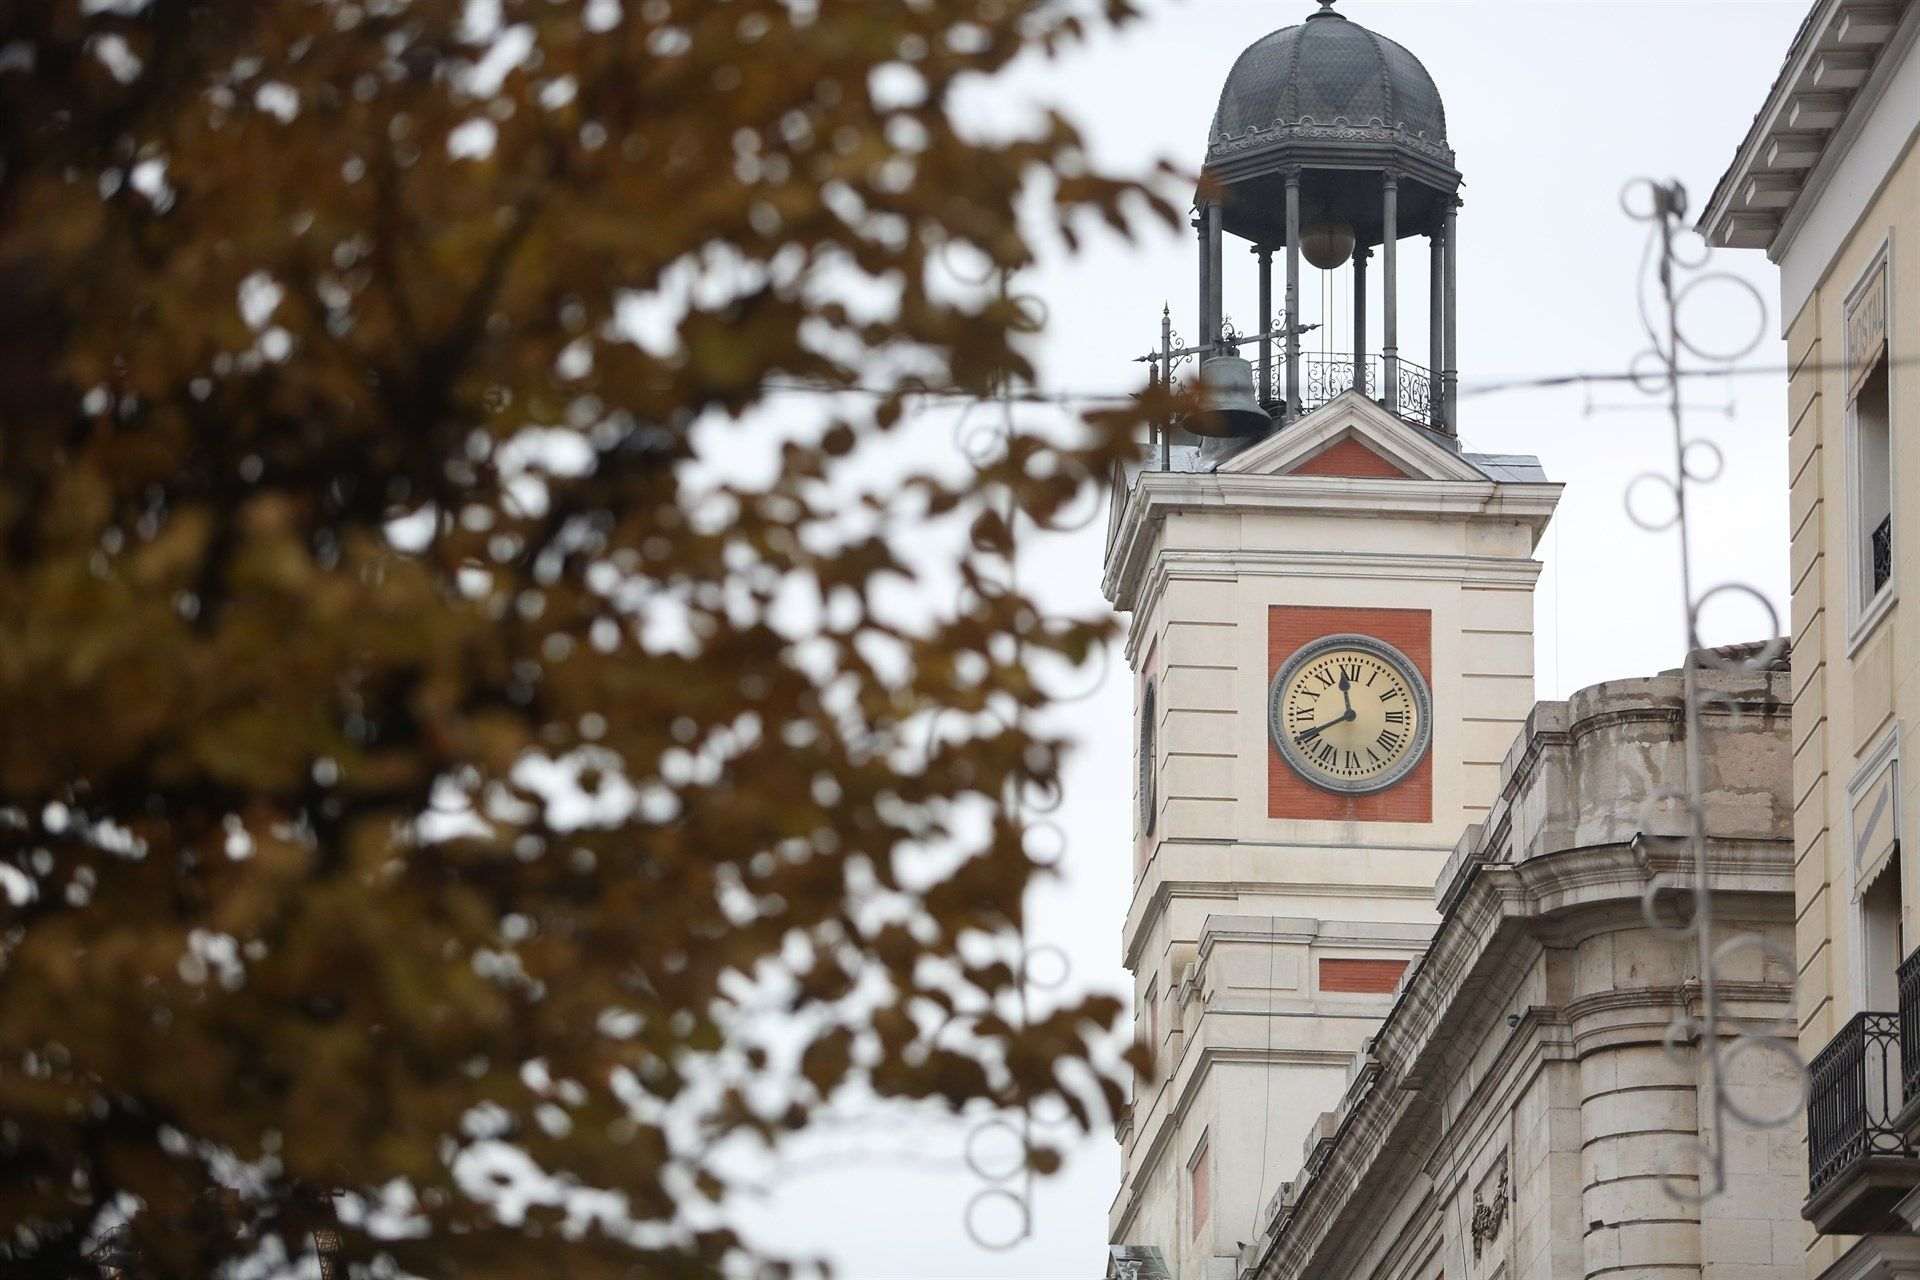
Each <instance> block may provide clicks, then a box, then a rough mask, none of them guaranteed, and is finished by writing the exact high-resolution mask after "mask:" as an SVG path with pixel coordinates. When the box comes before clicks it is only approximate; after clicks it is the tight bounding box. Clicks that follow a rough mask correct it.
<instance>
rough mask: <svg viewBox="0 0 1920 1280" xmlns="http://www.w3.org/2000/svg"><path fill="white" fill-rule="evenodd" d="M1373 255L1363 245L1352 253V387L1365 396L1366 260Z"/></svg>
mask: <svg viewBox="0 0 1920 1280" xmlns="http://www.w3.org/2000/svg"><path fill="white" fill-rule="evenodd" d="M1372 256H1373V253H1372V251H1371V250H1369V249H1368V248H1367V246H1365V245H1361V246H1359V247H1358V248H1356V249H1355V250H1354V251H1353V385H1354V389H1355V390H1357V391H1358V392H1359V393H1360V394H1361V395H1366V394H1367V259H1368V258H1370V257H1372Z"/></svg>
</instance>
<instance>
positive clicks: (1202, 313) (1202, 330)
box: [1193, 204, 1213, 346]
mask: <svg viewBox="0 0 1920 1280" xmlns="http://www.w3.org/2000/svg"><path fill="white" fill-rule="evenodd" d="M1193 229H1194V232H1195V234H1196V235H1198V236H1199V238H1200V252H1199V254H1198V255H1197V259H1198V261H1199V263H1200V272H1199V274H1200V309H1199V311H1198V312H1197V313H1196V314H1197V315H1198V316H1199V318H1200V326H1199V328H1198V330H1196V331H1195V333H1194V335H1193V341H1194V344H1195V345H1196V346H1197V345H1199V344H1201V343H1203V342H1207V341H1209V339H1208V337H1207V308H1208V307H1210V306H1212V305H1213V278H1212V277H1213V273H1212V271H1210V270H1209V269H1208V268H1209V266H1210V265H1211V264H1210V263H1208V261H1207V206H1206V205H1204V204H1201V205H1195V206H1194V209H1193Z"/></svg>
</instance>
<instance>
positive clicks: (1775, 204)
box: [1697, 0, 1920, 262]
mask: <svg viewBox="0 0 1920 1280" xmlns="http://www.w3.org/2000/svg"><path fill="white" fill-rule="evenodd" d="M1905 10H1906V11H1905V12H1904V13H1902V14H1901V15H1900V20H1899V22H1898V23H1897V25H1895V27H1894V28H1893V30H1891V31H1881V32H1878V33H1875V34H1871V35H1869V36H1867V37H1866V38H1861V37H1852V38H1849V39H1848V40H1844V41H1843V40H1841V39H1840V35H1841V33H1842V30H1843V26H1844V24H1847V23H1849V22H1858V21H1865V22H1869V23H1872V22H1878V21H1880V20H1881V17H1882V14H1883V13H1884V11H1885V10H1884V7H1883V6H1882V5H1880V4H1878V3H1877V2H1876V0H1815V3H1814V4H1813V7H1812V8H1811V9H1810V10H1809V11H1808V13H1807V16H1806V18H1805V19H1804V20H1803V21H1802V23H1801V25H1800V29H1799V30H1798V31H1797V32H1796V33H1795V35H1794V41H1793V45H1792V47H1791V48H1790V49H1789V50H1788V51H1787V56H1786V59H1785V61H1784V63H1783V64H1782V66H1781V69H1780V72H1779V75H1778V76H1777V77H1776V78H1775V79H1774V82H1773V85H1772V87H1771V88H1770V89H1769V90H1768V92H1767V96H1766V99H1765V101H1763V102H1762V103H1761V106H1760V110H1759V111H1758V112H1757V113H1756V114H1755V115H1754V118H1753V123H1752V125H1751V126H1750V127H1749V128H1748V130H1747V133H1746V136H1745V137H1744V138H1742V139H1741V142H1740V145H1739V147H1738V149H1737V150H1736V151H1735V152H1734V157H1733V161H1732V163H1731V164H1729V165H1728V167H1727V169H1726V172H1725V173H1723V174H1722V175H1721V177H1720V181H1719V182H1718V183H1716V184H1715V186H1714V190H1713V194H1712V195H1711V196H1710V197H1709V198H1708V200H1707V203H1706V205H1705V207H1704V208H1703V209H1702V211H1701V215H1700V219H1699V222H1698V223H1697V226H1698V228H1699V230H1700V231H1701V232H1702V234H1704V235H1706V236H1707V237H1708V238H1709V240H1710V241H1711V242H1712V243H1714V244H1718V245H1725V246H1729V247H1733V248H1749V249H1765V250H1766V251H1767V256H1768V257H1769V258H1770V259H1772V260H1773V261H1774V262H1780V261H1781V260H1782V259H1783V258H1784V257H1785V256H1786V254H1787V252H1788V250H1789V249H1790V248H1791V246H1792V244H1793V241H1794V239H1795V237H1796V236H1798V234H1799V233H1800V231H1801V230H1802V229H1803V228H1804V227H1805V226H1806V224H1807V222H1808V219H1809V218H1810V217H1811V216H1812V210H1813V208H1814V206H1816V205H1818V204H1819V203H1820V199H1821V197H1822V195H1823V194H1824V193H1825V191H1826V189H1827V187H1828V185H1829V184H1830V183H1831V181H1832V179H1833V176H1834V174H1835V172H1836V171H1837V170H1838V168H1839V166H1840V165H1841V163H1842V162H1843V161H1844V160H1845V158H1846V156H1847V154H1848V152H1849V151H1850V150H1851V149H1852V147H1853V145H1854V143H1855V142H1856V141H1857V140H1858V139H1859V137H1860V135H1861V133H1862V132H1863V130H1864V129H1865V127H1866V122H1867V120H1868V119H1869V118H1870V117H1871V116H1872V115H1873V113H1874V111H1875V109H1876V108H1877V107H1878V106H1879V105H1880V103H1881V102H1882V100H1883V99H1884V98H1885V96H1886V93H1887V90H1888V86H1889V83H1890V81H1891V79H1892V77H1893V74H1894V72H1895V70H1896V69H1897V68H1898V66H1899V64H1900V62H1901V60H1902V58H1903V57H1904V56H1905V54H1906V52H1907V50H1908V49H1910V48H1911V47H1912V46H1913V42H1914V40H1915V38H1916V35H1920V11H1917V10H1916V7H1915V6H1912V5H1907V6H1905ZM1861 56H1865V57H1868V58H1870V59H1871V61H1872V67H1871V70H1870V71H1869V73H1868V75H1867V78H1866V80H1865V81H1864V83H1861V84H1860V85H1859V87H1858V88H1854V89H1849V88H1847V87H1845V82H1844V81H1842V82H1841V83H1839V84H1827V83H1822V80H1821V77H1822V75H1823V73H1824V70H1825V67H1824V62H1825V60H1826V59H1842V60H1844V59H1849V58H1857V57H1861ZM1836 104H1837V105H1836ZM1836 110H1837V112H1838V119H1837V121H1836V120H1835V119H1834V118H1833V113H1834V112H1835V111H1836ZM1803 113H1804V114H1803ZM1776 147H1790V148H1792V149H1795V150H1799V151H1801V152H1803V153H1804V151H1805V150H1806V149H1807V148H1809V147H1810V148H1811V149H1812V151H1813V157H1812V159H1810V160H1791V161H1789V160H1785V159H1782V158H1780V157H1777V156H1776V155H1775V154H1774V148H1776Z"/></svg>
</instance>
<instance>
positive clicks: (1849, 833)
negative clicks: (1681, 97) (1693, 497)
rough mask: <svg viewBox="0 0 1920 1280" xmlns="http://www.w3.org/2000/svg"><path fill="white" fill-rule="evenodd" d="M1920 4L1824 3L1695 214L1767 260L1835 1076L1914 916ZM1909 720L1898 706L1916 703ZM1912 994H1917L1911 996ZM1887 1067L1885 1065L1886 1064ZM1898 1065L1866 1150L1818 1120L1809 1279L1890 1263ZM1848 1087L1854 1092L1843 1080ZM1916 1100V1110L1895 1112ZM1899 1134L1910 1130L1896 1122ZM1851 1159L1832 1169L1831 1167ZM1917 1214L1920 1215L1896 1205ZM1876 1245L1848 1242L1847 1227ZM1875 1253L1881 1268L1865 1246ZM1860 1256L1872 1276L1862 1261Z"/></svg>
mask: <svg viewBox="0 0 1920 1280" xmlns="http://www.w3.org/2000/svg"><path fill="white" fill-rule="evenodd" d="M1916 139H1920V5H1914V4H1906V5H1887V4H1877V3H1871V4H1870V3H1865V2H1864V0H1817V2H1816V3H1814V4H1813V5H1812V6H1811V8H1810V10H1809V12H1808V14H1807V18H1806V21H1805V22H1804V23H1803V25H1802V27H1801V29H1800V32H1799V35H1798V36H1797V38H1796V39H1795V41H1794V44H1793V47H1792V48H1791V49H1790V50H1789V51H1788V54H1787V58H1786V61H1785V64H1784V65H1783V66H1782V68H1781V70H1780V73H1779V75H1778V77H1777V78H1776V80H1775V82H1774V86H1773V89H1772V91H1771V92H1770V93H1769V95H1768V96H1767V99H1766V101H1765V102H1764V103H1763V104H1762V105H1761V108H1760V111H1759V113H1758V115H1757V116H1756V117H1755V119H1754V122H1753V125H1752V128H1751V129H1750V130H1749V132H1748V134H1747V137H1746V138H1745V139H1744V140H1743V141H1742V143H1741V145H1740V149H1739V151H1738V152H1737V153H1736V155H1735V158H1734V163H1733V165H1732V166H1731V167H1730V168H1729V169H1728V171H1727V173H1726V175H1725V176H1724V177H1723V178H1722V179H1721V181H1720V184H1719V187H1718V189H1717V190H1716V191H1715V193H1714V196H1713V198H1712V200H1711V201H1710V202H1709V204H1708V207H1707V209H1706V211H1705V212H1704V214H1703V216H1702V219H1701V229H1702V230H1703V231H1704V232H1706V233H1707V235H1708V237H1709V238H1710V239H1711V240H1712V241H1713V242H1714V243H1716V244H1718V245H1721V246H1731V247H1752V248H1764V249H1765V250H1766V251H1767V254H1768V257H1769V258H1771V259H1772V260H1773V261H1774V262H1775V263H1777V264H1778V265H1779V267H1780V307H1779V313H1780V316H1781V323H1782V327H1783V330H1784V333H1785V337H1786V341H1787V359H1788V367H1789V369H1790V371H1791V372H1790V374H1789V380H1788V432H1789V435H1788V470H1789V482H1790V484H1791V488H1792V500H1791V507H1790V512H1791V514H1790V521H1791V524H1792V547H1791V578H1792V590H1793V602H1792V619H1791V629H1792V635H1793V648H1794V673H1793V684H1794V687H1793V741H1794V762H1793V768H1794V796H1795V801H1796V806H1797V808H1796V814H1795V821H1794V837H1795V874H1794V899H1795V910H1796V916H1797V919H1798V922H1799V923H1798V928H1797V931H1796V941H1795V948H1796V952H1797V957H1798V963H1799V967H1800V1004H1799V1010H1798V1016H1799V1025H1800V1044H1801V1048H1802V1051H1803V1053H1804V1054H1805V1055H1806V1057H1808V1058H1809V1059H1810V1060H1814V1061H1815V1063H1816V1066H1820V1067H1824V1068H1828V1070H1826V1071H1825V1072H1824V1076H1825V1077H1826V1080H1827V1082H1825V1083H1823V1080H1822V1074H1823V1073H1818V1072H1817V1073H1816V1083H1815V1102H1816V1108H1817V1107H1818V1104H1819V1103H1820V1101H1821V1099H1822V1097H1823V1095H1824V1096H1826V1097H1828V1098H1829V1099H1835V1098H1837V1097H1838V1095H1837V1094H1835V1093H1834V1092H1833V1089H1834V1087H1835V1086H1834V1084H1833V1083H1832V1082H1833V1081H1834V1080H1835V1079H1838V1078H1841V1077H1847V1076H1849V1075H1850V1074H1851V1073H1849V1072H1846V1071H1844V1070H1843V1071H1841V1072H1839V1073H1838V1076H1836V1074H1835V1072H1834V1071H1833V1070H1831V1068H1836V1067H1840V1068H1844V1067H1845V1066H1846V1064H1845V1063H1844V1062H1842V1061H1840V1060H1839V1059H1840V1057H1843V1056H1845V1055H1846V1054H1847V1053H1848V1052H1850V1050H1849V1049H1848V1043H1849V1042H1851V1041H1854V1040H1858V1039H1859V1038H1860V1037H1861V1035H1862V1028H1863V1026H1867V1025H1872V1024H1876V1023H1877V1024H1878V1025H1880V1026H1883V1027H1884V1026H1889V1025H1893V1024H1895V1023H1896V1022H1898V1021H1902V1020H1908V1019H1911V1018H1914V1017H1916V1016H1920V1006H1916V1007H1912V1008H1903V1007H1902V1005H1903V1003H1908V1004H1912V1003H1913V1000H1912V998H1911V997H1910V998H1909V1000H1907V1001H1905V1002H1903V999H1902V996H1901V993H1900V991H1899V985H1900V983H1899V969H1900V965H1901V962H1902V961H1903V960H1904V959H1905V958H1906V957H1907V954H1908V952H1909V951H1911V950H1912V946H1913V944H1912V939H1914V938H1915V937H1916V936H1920V934H1917V927H1920V913H1917V909H1916V906H1917V904H1916V898H1920V892H1917V891H1916V889H1915V888H1914V885H1915V880H1914V876H1915V874H1916V866H1915V862H1914V858H1915V854H1914V849H1915V847H1916V846H1915V842H1914V841H1913V840H1911V839H1907V838H1906V831H1907V829H1908V827H1909V820H1910V819H1911V817H1912V816H1913V814H1914V813H1915V805H1916V802H1920V795H1916V793H1915V786H1916V780H1915V778H1914V777H1913V776H1912V771H1909V770H1903V768H1902V764H1901V757H1902V755H1903V741H1902V740H1903V734H1904V726H1905V725H1907V724H1909V723H1912V722H1913V721H1914V716H1915V715H1916V714H1920V680H1917V679H1916V676H1917V675H1920V633H1916V631H1915V629H1914V628H1912V627H1907V626H1904V625H1903V624H1902V622H1901V617H1900V613H1901V610H1900V600H1901V597H1902V596H1903V595H1906V596H1909V597H1910V596H1912V595H1913V594H1914V593H1916V592H1920V576H1916V575H1920V557H1916V556H1915V555H1913V554H1912V552H1911V547H1912V546H1914V545H1915V539H1916V538H1917V537H1920V445H1916V439H1917V438H1916V436H1915V434H1914V431H1913V429H1912V428H1913V424H1914V423H1915V422H1920V368H1916V366H1915V365H1914V363H1913V361H1914V359H1915V357H1916V356H1920V318H1917V317H1920V311H1917V310H1916V308H1915V306H1914V299H1915V298H1920V252H1916V248H1920V155H1916V152H1915V146H1914V143H1915V141H1916ZM1910 713H1912V714H1910ZM1915 994H1916V995H1920V992H1916V993H1915ZM1892 1065H1893V1067H1894V1068H1897V1067H1898V1062H1897V1059H1896V1061H1895V1062H1894V1063H1893V1064H1892ZM1898 1075H1899V1073H1898V1071H1897V1070H1885V1071H1877V1073H1876V1075H1875V1076H1874V1077H1872V1078H1870V1079H1868V1081H1867V1082H1866V1088H1865V1090H1864V1093H1865V1095H1866V1096H1865V1097H1864V1098H1863V1099H1861V1101H1860V1104H1859V1105H1855V1106H1853V1107H1852V1112H1851V1117H1850V1120H1851V1122H1857V1123H1858V1124H1859V1125H1861V1126H1862V1127H1864V1128H1865V1129H1866V1130H1868V1131H1870V1132H1872V1133H1873V1134H1874V1138H1873V1146H1874V1150H1875V1151H1876V1153H1877V1154H1875V1155H1874V1157H1873V1159H1871V1160H1868V1159H1866V1158H1865V1153H1864V1151H1862V1152H1859V1153H1857V1158H1850V1157H1849V1153H1848V1152H1847V1151H1846V1150H1845V1149H1844V1148H1845V1144H1844V1143H1842V1144H1838V1145H1836V1144H1833V1143H1823V1142H1822V1141H1820V1139H1819V1134H1818V1132H1817V1131H1816V1135H1815V1137H1816V1141H1815V1144H1814V1145H1815V1150H1814V1151H1813V1152H1812V1153H1811V1155H1812V1160H1813V1163H1814V1164H1815V1165H1816V1166H1821V1165H1822V1164H1823V1162H1825V1161H1827V1160H1829V1159H1830V1158H1833V1157H1834V1155H1835V1153H1836V1152H1837V1153H1838V1156H1839V1158H1840V1159H1841V1162H1842V1164H1841V1166H1835V1167H1834V1169H1833V1171H1830V1173H1829V1174H1828V1175H1827V1176H1826V1177H1825V1178H1824V1180H1823V1181H1822V1184H1821V1185H1820V1186H1819V1187H1818V1188H1816V1189H1815V1190H1814V1194H1812V1195H1811V1196H1805V1192H1803V1197H1805V1198H1806V1206H1805V1208H1806V1212H1807V1213H1808V1215H1809V1217H1810V1218H1812V1219H1813V1220H1814V1222H1815V1223H1816V1224H1817V1225H1818V1226H1819V1228H1820V1231H1821V1234H1820V1235H1819V1236H1818V1237H1817V1238H1816V1239H1814V1240H1813V1241H1812V1244H1811V1248H1810V1251H1809V1254H1808V1259H1807V1274H1808V1275H1809V1276H1822V1275H1827V1276H1841V1275H1855V1274H1867V1273H1868V1271H1869V1270H1871V1268H1872V1267H1874V1266H1879V1265H1881V1263H1885V1264H1886V1265H1887V1266H1892V1265H1894V1264H1893V1262H1892V1261H1891V1259H1893V1258H1895V1256H1896V1255H1900V1254H1904V1255H1905V1256H1906V1257H1907V1258H1908V1259H1909V1262H1907V1263H1904V1264H1902V1265H1905V1266H1907V1267H1908V1271H1907V1272H1903V1274H1906V1273H1914V1274H1920V1273H1916V1272H1913V1271H1912V1268H1911V1259H1912V1258H1913V1257H1916V1256H1920V1249H1916V1248H1915V1245H1916V1243H1917V1242H1916V1241H1915V1240H1914V1239H1913V1238H1912V1237H1911V1236H1908V1235H1904V1234H1887V1233H1890V1232H1892V1233H1903V1232H1904V1231H1905V1230H1906V1228H1905V1224H1904V1223H1903V1221H1902V1220H1901V1219H1902V1216H1903V1215H1902V1213H1896V1212H1893V1207H1894V1206H1895V1205H1896V1204H1897V1201H1898V1199H1899V1197H1900V1196H1901V1195H1902V1194H1903V1193H1904V1192H1906V1191H1909V1190H1912V1189H1914V1188H1920V1157H1917V1156H1916V1151H1920V1148H1916V1147H1915V1146H1914V1145H1913V1143H1912V1137H1913V1136H1914V1135H1913V1133H1912V1131H1913V1130H1914V1128H1915V1124H1914V1119H1915V1117H1913V1116H1908V1117H1906V1118H1905V1120H1904V1121H1903V1119H1902V1117H1901V1115H1900V1114H1899V1113H1900V1112H1901V1110H1902V1105H1903V1102H1904V1101H1905V1098H1904V1095H1905V1093H1906V1087H1905V1086H1903V1082H1902V1081H1901V1080H1900V1079H1898V1078H1897V1077H1898ZM1845 1087H1847V1088H1852V1087H1853V1086H1852V1085H1851V1084H1847V1085H1846V1086H1845ZM1915 1109H1916V1108H1915V1107H1913V1106H1908V1107H1906V1110H1907V1111H1908V1112H1913V1111H1914V1110H1915ZM1903 1129H1904V1130H1906V1131H1907V1132H1906V1133H1905V1134H1904V1135H1903V1133H1902V1130H1903ZM1842 1166H1843V1167H1842ZM1904 1217H1905V1219H1906V1220H1907V1221H1913V1220H1915V1219H1920V1208H1915V1209H1909V1210H1905V1211H1904ZM1860 1232H1866V1233H1869V1238H1868V1239H1867V1240H1864V1241H1859V1242H1857V1243H1856V1241H1855V1239H1854V1236H1855V1234H1856V1233H1860ZM1876 1259H1877V1260H1878V1261H1876ZM1863 1268H1865V1270H1863Z"/></svg>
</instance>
